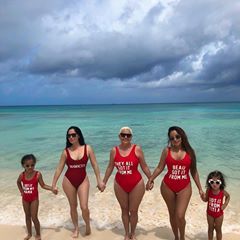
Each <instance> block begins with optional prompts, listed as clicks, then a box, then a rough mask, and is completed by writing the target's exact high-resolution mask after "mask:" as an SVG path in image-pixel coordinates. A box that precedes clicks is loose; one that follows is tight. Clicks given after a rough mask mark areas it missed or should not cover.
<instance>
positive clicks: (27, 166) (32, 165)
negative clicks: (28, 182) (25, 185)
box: [25, 164, 35, 168]
mask: <svg viewBox="0 0 240 240" xmlns="http://www.w3.org/2000/svg"><path fill="white" fill-rule="evenodd" d="M34 166H35V164H31V165H28V164H27V165H25V167H26V168H29V167H34Z"/></svg>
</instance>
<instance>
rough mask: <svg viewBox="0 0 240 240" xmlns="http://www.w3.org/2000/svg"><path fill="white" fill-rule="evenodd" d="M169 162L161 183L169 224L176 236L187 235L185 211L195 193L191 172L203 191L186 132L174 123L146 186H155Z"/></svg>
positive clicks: (180, 237) (177, 238)
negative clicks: (154, 183) (193, 192)
mask: <svg viewBox="0 0 240 240" xmlns="http://www.w3.org/2000/svg"><path fill="white" fill-rule="evenodd" d="M165 165H167V168H168V172H167V173H166V175H165V176H164V178H163V181H162V184H161V194H162V196H163V199H164V201H165V202H166V205H167V208H168V212H169V219H170V224H171V227H172V231H173V234H174V236H175V240H179V239H180V240H184V239H185V226H186V220H185V213H186V210H187V207H188V203H189V201H190V198H191V195H192V187H191V182H190V176H189V172H191V175H192V178H193V180H194V182H195V184H196V186H197V188H198V190H199V194H200V195H201V196H203V195H204V193H203V190H202V187H201V183H200V180H199V175H198V171H197V167H196V156H195V152H194V150H193V148H192V147H191V145H190V143H189V141H188V138H187V135H186V133H185V132H184V130H183V129H182V128H180V127H177V126H173V127H170V128H169V129H168V146H167V147H166V148H164V149H163V151H162V154H161V157H160V161H159V164H158V166H157V167H156V169H155V170H154V172H153V174H152V176H151V177H150V178H149V180H148V182H147V185H146V188H147V190H151V189H152V188H153V180H154V179H155V178H156V177H157V176H158V175H159V174H160V173H161V172H162V171H163V170H164V168H165Z"/></svg>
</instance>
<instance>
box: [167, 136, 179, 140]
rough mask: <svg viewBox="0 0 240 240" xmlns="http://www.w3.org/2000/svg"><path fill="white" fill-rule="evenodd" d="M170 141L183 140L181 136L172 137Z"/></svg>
mask: <svg viewBox="0 0 240 240" xmlns="http://www.w3.org/2000/svg"><path fill="white" fill-rule="evenodd" d="M169 139H170V141H174V140H179V139H181V136H180V135H176V136H175V137H170V138H169Z"/></svg>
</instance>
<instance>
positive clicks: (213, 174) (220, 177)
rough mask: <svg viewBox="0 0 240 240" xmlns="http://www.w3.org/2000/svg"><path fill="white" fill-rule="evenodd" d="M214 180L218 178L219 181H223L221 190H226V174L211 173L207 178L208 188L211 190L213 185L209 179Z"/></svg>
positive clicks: (216, 171)
mask: <svg viewBox="0 0 240 240" xmlns="http://www.w3.org/2000/svg"><path fill="white" fill-rule="evenodd" d="M212 178H217V179H219V180H221V182H222V184H221V185H220V189H221V190H224V188H225V187H226V181H225V177H224V174H223V173H222V172H220V171H218V170H215V171H213V172H210V173H209V174H208V176H207V180H206V188H211V184H210V183H209V182H208V181H209V179H212Z"/></svg>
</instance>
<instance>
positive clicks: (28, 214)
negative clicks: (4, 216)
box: [22, 200, 32, 240]
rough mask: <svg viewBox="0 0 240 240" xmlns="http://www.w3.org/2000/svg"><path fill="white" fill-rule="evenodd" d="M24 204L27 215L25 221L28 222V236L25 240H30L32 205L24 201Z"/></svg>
mask: <svg viewBox="0 0 240 240" xmlns="http://www.w3.org/2000/svg"><path fill="white" fill-rule="evenodd" d="M22 204H23V210H24V213H25V221H26V227H27V236H26V237H25V238H24V240H28V239H30V238H31V237H32V219H31V208H30V203H29V202H26V201H24V200H22Z"/></svg>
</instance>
